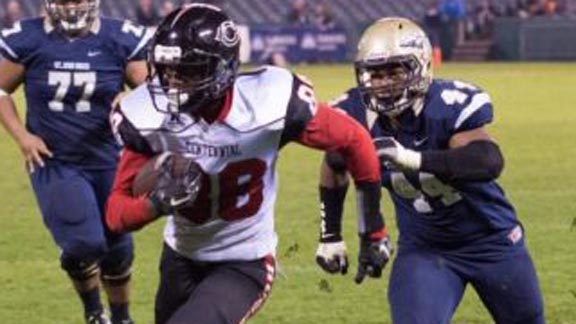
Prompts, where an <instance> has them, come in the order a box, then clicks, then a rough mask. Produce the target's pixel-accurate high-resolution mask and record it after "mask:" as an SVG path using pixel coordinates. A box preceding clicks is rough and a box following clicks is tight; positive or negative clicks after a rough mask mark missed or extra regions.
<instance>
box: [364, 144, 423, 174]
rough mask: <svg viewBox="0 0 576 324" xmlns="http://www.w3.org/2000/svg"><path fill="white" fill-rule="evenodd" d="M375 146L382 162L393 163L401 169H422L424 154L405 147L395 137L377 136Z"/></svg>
mask: <svg viewBox="0 0 576 324" xmlns="http://www.w3.org/2000/svg"><path fill="white" fill-rule="evenodd" d="M374 146H376V152H377V153H378V157H379V158H380V162H381V163H383V164H386V163H392V164H393V165H395V166H397V167H398V168H400V169H408V170H418V169H420V165H421V164H422V155H421V154H420V153H419V152H416V151H413V150H410V149H407V148H405V147H404V146H402V144H400V143H398V141H396V139H394V137H377V138H375V139H374Z"/></svg>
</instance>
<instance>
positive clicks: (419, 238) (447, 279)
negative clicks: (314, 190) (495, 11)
mask: <svg viewBox="0 0 576 324" xmlns="http://www.w3.org/2000/svg"><path fill="white" fill-rule="evenodd" d="M355 69H356V77H357V82H358V86H357V87H356V88H353V89H351V90H349V91H347V92H346V93H345V94H344V96H343V97H342V98H341V99H340V100H339V101H338V102H336V103H334V106H335V107H338V108H340V109H341V110H343V111H344V112H346V113H347V114H348V115H349V116H352V117H354V118H355V119H356V120H357V121H359V122H360V123H362V124H363V125H364V126H365V128H366V129H368V130H369V131H370V133H371V135H372V138H373V139H374V144H375V146H376V148H377V151H378V155H379V157H380V160H381V171H382V185H383V186H384V187H386V189H387V190H388V191H389V194H390V197H391V199H392V202H393V203H394V206H395V209H396V218H397V224H398V227H399V233H400V235H399V239H398V249H397V256H396V258H395V260H394V263H393V267H392V271H391V275H390V284H389V287H388V297H389V302H390V307H391V310H392V321H393V323H395V324H423V323H433V324H444V323H449V322H450V320H451V318H452V316H453V314H454V312H455V310H456V307H457V306H458V304H459V303H460V300H461V299H462V296H463V294H464V290H465V288H466V287H467V286H468V285H470V286H472V287H473V288H474V289H475V290H476V292H477V293H478V295H479V296H480V299H481V300H482V302H483V303H484V305H485V306H486V308H487V309H488V311H489V312H490V314H491V316H492V317H493V319H494V321H495V322H496V323H498V324H510V323H523V324H541V323H544V322H545V320H544V312H543V302H542V296H541V292H540V288H539V284H538V279H537V277H536V272H535V269H534V265H533V263H532V260H531V258H530V255H529V253H528V250H527V248H526V246H525V242H524V231H523V228H522V226H521V224H520V222H519V221H518V219H517V217H516V213H515V211H514V208H513V207H512V205H511V204H510V202H509V201H508V199H507V198H506V196H505V195H504V192H503V190H502V188H501V187H500V186H499V185H498V184H497V183H496V181H495V180H496V179H497V178H498V176H499V175H500V173H501V172H502V169H503V166H504V164H503V163H504V162H503V157H502V154H501V151H500V149H499V146H498V144H497V143H496V142H495V140H494V139H493V138H492V137H491V136H490V135H489V133H488V131H487V129H486V126H487V125H488V124H489V123H490V122H492V118H493V111H492V110H493V108H492V103H491V101H490V97H489V96H488V94H487V93H485V92H484V91H482V90H481V89H479V88H478V87H476V86H474V85H471V84H468V83H465V82H461V81H451V80H439V79H433V77H432V66H431V48H430V43H429V40H428V38H427V36H426V35H425V34H424V32H423V31H422V30H421V29H420V27H419V26H417V25H416V24H414V23H413V22H411V21H410V20H407V19H402V18H385V19H381V20H378V21H377V22H375V23H374V24H373V25H372V26H370V27H369V28H368V29H367V30H366V31H365V32H364V34H363V35H362V37H361V39H360V42H359V45H358V54H357V57H356V61H355ZM346 186H347V177H346V168H345V166H344V165H343V164H342V163H341V161H340V157H339V156H338V154H335V153H330V154H327V155H326V157H325V159H324V163H323V166H322V178H321V187H320V196H321V201H322V205H323V214H324V218H323V221H324V224H325V226H324V231H323V236H327V237H338V238H340V222H341V217H342V206H343V203H344V197H345V195H346ZM345 255H346V251H345V249H344V248H343V245H342V241H341V240H340V241H332V242H324V243H321V244H320V247H319V249H318V253H317V257H318V258H319V259H321V260H324V264H326V263H328V264H332V265H334V268H333V269H328V270H333V271H332V272H336V271H337V270H338V267H337V265H338V263H337V262H335V261H334V260H339V259H342V258H343V257H342V256H345Z"/></svg>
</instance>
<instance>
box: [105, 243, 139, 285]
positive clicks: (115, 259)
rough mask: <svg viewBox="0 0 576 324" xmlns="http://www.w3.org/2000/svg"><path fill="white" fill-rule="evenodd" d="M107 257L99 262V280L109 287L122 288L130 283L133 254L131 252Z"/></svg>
mask: <svg viewBox="0 0 576 324" xmlns="http://www.w3.org/2000/svg"><path fill="white" fill-rule="evenodd" d="M123 252H125V253H117V254H116V255H111V256H107V257H106V259H104V260H102V262H101V268H102V271H101V274H100V276H101V279H102V281H103V282H105V283H106V284H108V285H110V286H122V285H124V284H126V283H127V282H128V281H130V277H131V275H132V262H133V261H134V254H133V253H132V251H131V250H129V251H123Z"/></svg>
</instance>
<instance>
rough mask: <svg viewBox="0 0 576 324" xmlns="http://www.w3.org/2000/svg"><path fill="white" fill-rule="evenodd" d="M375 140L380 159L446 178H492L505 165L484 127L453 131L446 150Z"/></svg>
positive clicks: (449, 180)
mask: <svg viewBox="0 0 576 324" xmlns="http://www.w3.org/2000/svg"><path fill="white" fill-rule="evenodd" d="M374 144H375V146H376V147H377V151H378V155H379V157H380V160H381V161H382V162H383V163H387V162H390V163H393V164H395V165H397V166H398V167H400V168H404V169H409V170H420V171H425V172H429V173H432V174H434V175H436V176H437V177H439V178H440V179H442V180H444V181H447V182H458V181H490V180H494V179H496V178H497V177H498V176H499V175H500V173H501V172H502V169H503V167H504V159H503V157H502V153H501V152H500V148H499V147H498V145H497V144H496V142H494V140H493V139H492V138H491V137H490V136H489V135H488V133H487V132H486V130H485V128H484V127H479V128H475V129H472V130H469V131H465V132H460V133H456V134H455V135H453V136H452V137H451V138H450V141H449V148H448V149H445V150H429V151H423V152H417V151H413V150H410V149H407V148H405V147H403V146H402V145H401V144H400V143H398V142H397V141H396V140H395V139H394V138H392V137H381V138H376V139H375V140H374Z"/></svg>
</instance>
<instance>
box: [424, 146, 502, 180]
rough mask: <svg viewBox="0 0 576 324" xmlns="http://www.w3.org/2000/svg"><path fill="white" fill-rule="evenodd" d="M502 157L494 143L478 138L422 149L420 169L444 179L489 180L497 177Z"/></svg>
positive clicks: (500, 168)
mask: <svg viewBox="0 0 576 324" xmlns="http://www.w3.org/2000/svg"><path fill="white" fill-rule="evenodd" d="M503 168H504V158H503V157H502V153H501V152H500V148H499V147H498V145H497V144H496V143H494V142H491V141H485V140H478V141H473V142H470V143H469V144H468V145H465V146H462V147H458V148H455V149H450V150H439V151H424V152H422V166H421V167H420V170H422V171H425V172H430V173H432V174H434V175H435V176H437V177H438V178H440V179H441V180H443V181H447V182H459V181H490V180H494V179H496V178H498V176H500V173H501V172H502V169H503Z"/></svg>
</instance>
